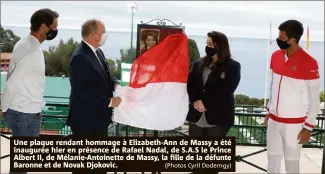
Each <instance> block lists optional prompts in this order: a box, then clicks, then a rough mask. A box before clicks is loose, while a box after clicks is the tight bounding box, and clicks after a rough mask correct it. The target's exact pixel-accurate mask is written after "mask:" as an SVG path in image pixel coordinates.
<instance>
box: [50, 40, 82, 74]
mask: <svg viewBox="0 0 325 174" xmlns="http://www.w3.org/2000/svg"><path fill="white" fill-rule="evenodd" d="M78 45H79V43H78V42H76V41H74V40H73V38H70V39H69V40H68V41H67V42H64V41H63V40H61V41H60V43H59V45H57V46H51V47H50V48H49V50H48V51H44V57H45V66H46V69H45V70H46V71H45V75H47V76H63V75H64V76H69V73H68V59H69V57H70V56H71V54H72V53H73V51H74V50H75V49H76V48H77V46H78Z"/></svg>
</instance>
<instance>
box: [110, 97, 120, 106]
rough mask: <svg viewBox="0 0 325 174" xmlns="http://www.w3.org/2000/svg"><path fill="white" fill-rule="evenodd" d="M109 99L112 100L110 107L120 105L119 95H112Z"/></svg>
mask: <svg viewBox="0 0 325 174" xmlns="http://www.w3.org/2000/svg"><path fill="white" fill-rule="evenodd" d="M111 101H112V104H111V107H112V108H116V107H118V106H119V105H120V103H121V98H120V97H112V98H111Z"/></svg>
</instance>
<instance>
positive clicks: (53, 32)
mask: <svg viewBox="0 0 325 174" xmlns="http://www.w3.org/2000/svg"><path fill="white" fill-rule="evenodd" d="M58 32H59V31H58V30H52V29H50V30H49V31H48V32H47V33H46V40H53V39H54V38H55V37H56V35H58Z"/></svg>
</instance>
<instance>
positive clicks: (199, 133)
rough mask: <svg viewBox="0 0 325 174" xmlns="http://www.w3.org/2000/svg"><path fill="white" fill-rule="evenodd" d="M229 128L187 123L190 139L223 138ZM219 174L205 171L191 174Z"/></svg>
mask: <svg viewBox="0 0 325 174" xmlns="http://www.w3.org/2000/svg"><path fill="white" fill-rule="evenodd" d="M230 128H231V126H221V125H216V126H214V127H199V126H197V125H195V124H193V123H189V136H190V137H207V136H215V137H219V136H220V137H224V136H226V135H227V133H228V131H229V129H230ZM218 173H219V172H214V171H205V170H197V171H195V172H193V174H218Z"/></svg>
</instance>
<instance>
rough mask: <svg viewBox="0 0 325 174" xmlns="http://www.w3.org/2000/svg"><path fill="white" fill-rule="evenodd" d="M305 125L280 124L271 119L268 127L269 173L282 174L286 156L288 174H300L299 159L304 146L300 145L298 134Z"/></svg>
mask: <svg viewBox="0 0 325 174" xmlns="http://www.w3.org/2000/svg"><path fill="white" fill-rule="evenodd" d="M302 125H303V124H286V123H279V122H276V121H274V120H272V119H271V118H270V119H269V121H268V127H267V156H268V165H267V173H269V174H271V173H272V174H274V173H280V172H281V160H282V158H283V156H284V160H285V169H286V172H287V173H299V159H300V153H301V148H302V144H298V143H299V140H298V134H299V132H300V131H301V130H302Z"/></svg>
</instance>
